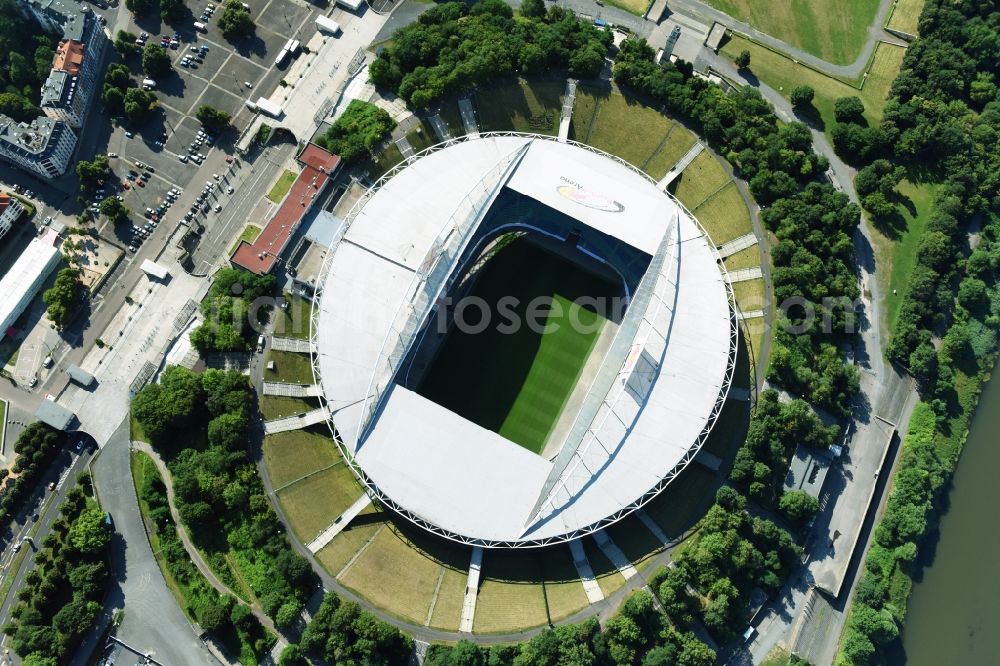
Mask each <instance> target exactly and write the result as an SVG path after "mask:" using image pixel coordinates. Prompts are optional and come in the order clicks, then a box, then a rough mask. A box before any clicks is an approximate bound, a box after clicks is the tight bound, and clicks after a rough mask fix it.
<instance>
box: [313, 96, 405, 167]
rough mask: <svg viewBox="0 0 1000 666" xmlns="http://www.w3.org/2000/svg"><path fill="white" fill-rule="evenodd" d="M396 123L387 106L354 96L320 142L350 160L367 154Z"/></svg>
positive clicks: (320, 138)
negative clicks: (383, 106)
mask: <svg viewBox="0 0 1000 666" xmlns="http://www.w3.org/2000/svg"><path fill="white" fill-rule="evenodd" d="M395 126H396V121H395V120H393V119H392V116H390V115H389V114H388V113H387V112H386V111H385V109H381V108H379V107H377V106H375V105H374V104H370V103H368V102H363V101H361V100H357V99H355V100H351V103H350V104H348V105H347V108H346V109H345V110H344V113H342V114H341V116H340V118H338V119H337V120H336V122H334V123H333V125H332V126H331V127H330V129H329V130H328V131H327V133H326V134H325V135H323V136H322V137H319V140H318V141H317V143H319V144H320V145H322V146H323V147H324V148H326V149H327V150H329V151H330V152H332V153H336V154H337V155H340V157H341V158H342V159H344V160H346V161H348V162H351V161H353V160H356V159H358V158H360V157H362V156H363V155H365V154H366V153H368V152H369V151H370V150H371V149H372V148H374V147H375V145H376V144H377V143H378V142H379V141H381V140H382V137H383V136H385V134H386V132H389V131H391V130H392V129H393V128H394V127H395Z"/></svg>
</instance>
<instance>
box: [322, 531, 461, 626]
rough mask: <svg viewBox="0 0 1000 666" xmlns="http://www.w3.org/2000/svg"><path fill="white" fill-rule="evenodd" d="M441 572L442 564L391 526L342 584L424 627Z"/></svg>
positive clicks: (371, 545) (360, 559)
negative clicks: (422, 551) (415, 546)
mask: <svg viewBox="0 0 1000 666" xmlns="http://www.w3.org/2000/svg"><path fill="white" fill-rule="evenodd" d="M440 573H441V564H440V563H438V562H436V561H434V560H433V559H431V558H429V557H427V556H426V555H424V554H423V553H421V552H420V551H419V550H417V549H415V548H413V547H412V546H411V545H410V543H409V542H408V541H407V540H406V539H405V538H404V537H403V536H402V534H401V533H399V532H397V531H396V530H394V529H391V528H388V527H387V528H386V529H383V530H381V531H380V532H379V533H378V535H377V536H376V537H375V540H374V541H372V543H371V544H370V545H369V546H368V547H367V548H366V549H365V550H364V552H363V553H361V556H360V557H358V559H356V560H355V561H354V563H353V564H352V565H351V566H350V568H348V570H347V571H346V572H345V573H344V575H343V576H341V578H340V582H341V583H343V584H344V585H346V586H347V587H349V588H351V589H352V590H354V591H355V592H357V593H358V594H360V595H361V596H363V597H365V598H366V599H368V600H369V601H371V602H372V603H374V604H376V605H377V606H379V608H381V609H383V610H385V611H386V612H388V613H391V614H392V615H395V616H397V617H401V618H403V619H406V620H409V621H410V622H415V623H417V624H423V623H424V622H425V621H426V620H427V611H428V609H429V608H430V603H431V598H432V597H433V596H434V589H435V588H436V587H437V581H438V577H439V576H440Z"/></svg>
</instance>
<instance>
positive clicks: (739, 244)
mask: <svg viewBox="0 0 1000 666" xmlns="http://www.w3.org/2000/svg"><path fill="white" fill-rule="evenodd" d="M756 244H757V236H755V235H754V234H753V232H750V233H748V234H746V235H744V236H740V237H739V238H734V239H733V240H731V241H727V242H725V243H723V244H722V245H720V246H719V256H720V257H721V258H723V259H725V258H726V257H731V256H733V255H734V254H736V253H737V252H739V251H740V250H745V249H747V248H748V247H753V246H754V245H756Z"/></svg>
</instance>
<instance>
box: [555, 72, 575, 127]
mask: <svg viewBox="0 0 1000 666" xmlns="http://www.w3.org/2000/svg"><path fill="white" fill-rule="evenodd" d="M574 102H576V80H575V79H566V93H565V95H564V96H563V104H562V113H561V115H560V116H559V143H566V140H567V139H568V138H569V124H570V121H572V120H573V104H574Z"/></svg>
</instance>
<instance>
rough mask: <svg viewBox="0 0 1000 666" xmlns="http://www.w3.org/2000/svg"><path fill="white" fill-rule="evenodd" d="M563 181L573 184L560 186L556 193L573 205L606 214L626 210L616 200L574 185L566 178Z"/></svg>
mask: <svg viewBox="0 0 1000 666" xmlns="http://www.w3.org/2000/svg"><path fill="white" fill-rule="evenodd" d="M562 180H564V181H566V182H567V183H572V184H571V185H560V186H559V187H557V188H556V192H558V193H559V194H560V195H562V196H564V197H566V198H567V199H569V200H570V201H572V202H573V203H578V204H580V205H581V206H586V207H587V208H593V209H595V210H603V211H604V212H605V213H620V212H622V211H623V210H625V206H623V205H622V204H620V203H618V202H617V201H615V200H614V199H611V198H609V197H606V196H604V195H603V194H598V193H596V192H591V191H590V190H588V189H585V188H584V187H583V186H581V185H578V184H577V183H573V181H571V180H568V179H566V178H563V179H562Z"/></svg>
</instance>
